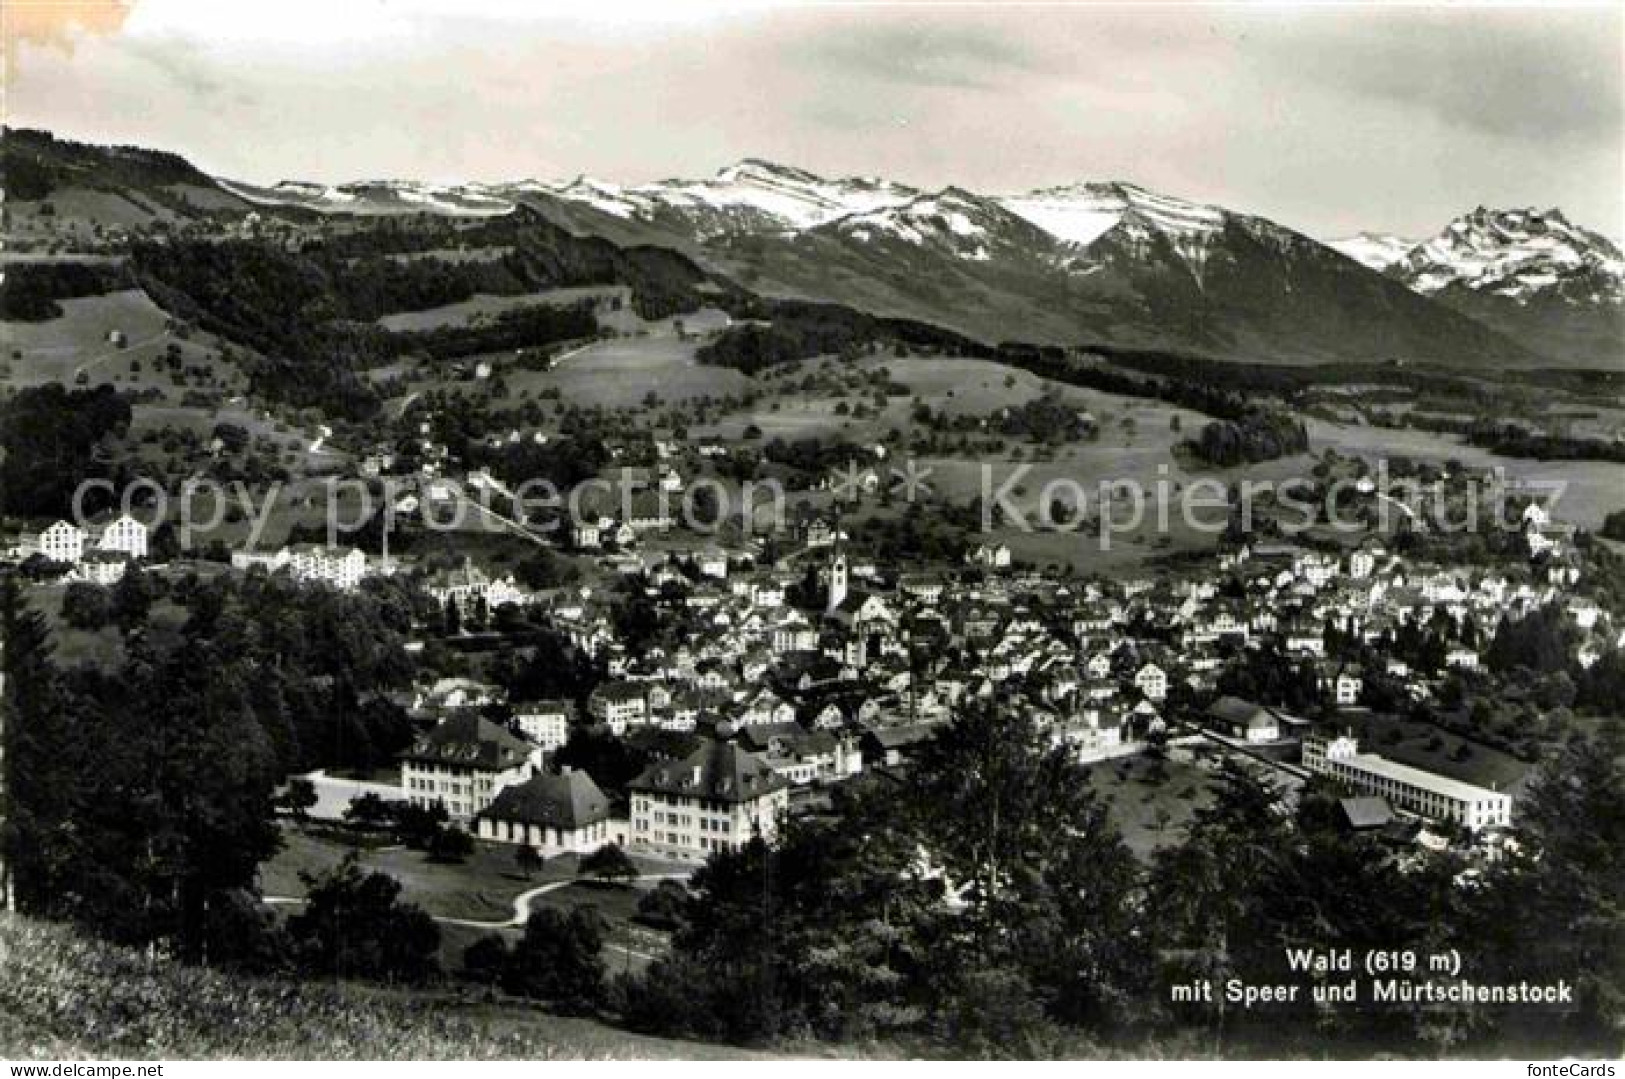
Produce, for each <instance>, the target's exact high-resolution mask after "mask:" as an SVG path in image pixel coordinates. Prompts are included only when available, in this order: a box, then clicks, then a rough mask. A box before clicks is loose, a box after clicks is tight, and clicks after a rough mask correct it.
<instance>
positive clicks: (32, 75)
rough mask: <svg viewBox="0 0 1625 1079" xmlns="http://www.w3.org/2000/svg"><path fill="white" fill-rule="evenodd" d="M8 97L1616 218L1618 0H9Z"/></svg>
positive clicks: (638, 159) (62, 114) (413, 168)
mask: <svg viewBox="0 0 1625 1079" xmlns="http://www.w3.org/2000/svg"><path fill="white" fill-rule="evenodd" d="M3 10H4V12H5V14H4V15H3V16H0V18H3V19H4V23H5V25H4V28H3V29H4V32H5V43H4V44H5V50H4V57H5V72H4V80H3V85H4V90H5V99H4V113H5V117H6V122H7V123H9V124H12V125H15V126H28V127H44V128H48V129H50V130H52V131H54V132H56V133H57V134H59V135H62V136H66V137H72V138H78V139H83V140H87V141H95V142H104V141H107V142H119V143H130V144H137V145H144V146H153V147H158V148H162V149H169V150H175V151H177V152H180V153H183V154H185V155H187V156H188V157H189V158H191V159H192V160H193V161H194V162H195V163H196V164H198V165H199V166H200V167H201V168H203V169H205V170H206V171H208V172H211V173H213V174H215V175H221V176H226V177H230V178H235V179H243V180H250V181H257V182H271V181H276V180H280V179H307V180H317V181H323V182H338V181H343V180H353V179H373V178H416V179H427V180H462V179H467V180H512V179H521V178H539V179H568V178H570V177H573V176H576V175H579V174H588V175H592V176H595V177H598V178H601V179H607V180H613V181H617V182H622V183H640V182H646V181H650V180H655V179H661V178H666V177H675V176H682V177H693V176H706V175H710V174H712V173H714V172H716V171H717V170H718V169H720V168H722V167H724V166H726V165H728V164H730V163H731V162H734V161H737V160H738V159H740V158H742V157H761V158H767V159H770V160H773V161H779V162H783V163H785V164H792V165H797V166H800V167H803V168H807V169H810V170H812V171H814V172H818V173H821V174H825V175H881V176H887V177H890V178H893V179H897V180H901V181H904V182H908V183H912V184H915V185H918V186H922V187H929V188H936V187H941V186H944V185H947V184H950V183H953V184H959V185H961V186H964V187H968V188H970V189H972V190H975V191H979V192H983V193H987V194H1000V193H1014V192H1018V191H1025V190H1029V189H1032V188H1035V187H1042V186H1051V185H1056V184H1064V183H1070V182H1074V181H1078V180H1086V179H1088V180H1130V181H1133V182H1137V183H1140V184H1143V185H1145V186H1147V187H1150V188H1153V189H1155V190H1159V191H1163V192H1166V193H1168V194H1172V195H1178V196H1181V197H1185V198H1191V199H1196V200H1199V201H1204V202H1212V203H1216V204H1219V205H1223V206H1227V207H1229V208H1231V209H1235V210H1243V211H1247V212H1252V213H1258V214H1262V215H1264V216H1266V217H1270V218H1273V219H1275V220H1276V221H1279V222H1281V223H1283V224H1286V225H1289V226H1291V227H1294V228H1297V229H1300V230H1302V231H1305V232H1308V233H1310V234H1313V235H1318V236H1326V237H1331V236H1341V235H1346V234H1348V233H1351V232H1354V231H1358V230H1372V231H1381V232H1393V233H1398V234H1400V235H1405V236H1410V237H1421V236H1425V235H1428V234H1431V233H1433V232H1436V231H1437V230H1438V229H1439V228H1440V227H1441V226H1443V225H1444V224H1445V222H1447V221H1448V220H1450V219H1451V218H1452V217H1454V216H1456V215H1458V214H1460V213H1464V212H1466V211H1468V210H1471V209H1473V208H1474V207H1476V206H1479V205H1485V206H1491V207H1524V206H1534V207H1539V208H1542V209H1544V208H1547V207H1552V206H1557V207H1560V208H1562V209H1563V210H1564V212H1565V213H1567V214H1568V216H1569V218H1570V219H1571V220H1573V221H1575V222H1577V223H1580V224H1584V225H1587V226H1589V227H1591V228H1594V229H1597V230H1599V231H1602V232H1605V233H1608V234H1610V235H1613V236H1616V237H1618V236H1621V235H1625V163H1622V162H1625V80H1622V67H1625V6H1622V5H1619V4H1617V3H1608V4H1602V5H1597V6H1589V7H1565V8H1561V9H1553V8H1551V7H1550V6H1543V7H1540V8H1529V7H1506V6H1497V7H1469V6H1459V5H1458V6H1444V5H1440V4H1435V5H1429V6H1414V5H1413V6H1403V7H1401V6H1392V5H1375V4H1337V5H1323V6H1316V7H1311V6H1307V5H1294V6H1273V7H1268V8H1261V7H1257V6H1240V5H1198V4H1188V3H1178V4H1174V3H1141V4H1135V5H1101V4H1054V3H1050V4H1043V3H1018V2H1007V3H994V2H989V3H982V4H963V3H961V4H928V3H919V4H902V3H893V4H885V5H880V4H862V3H843V4H817V5H814V4H800V5H791V4H774V3H756V2H747V0H722V2H717V3H711V2H692V0H667V2H666V3H663V4H655V3H633V2H625V3H623V2H618V0H590V2H580V0H578V2H575V3H568V4H566V3H549V2H546V0H456V2H454V0H445V2H438V3H437V2H433V0H320V2H310V0H261V2H250V0H135V2H134V3H119V2H113V0H5V4H4V8H3Z"/></svg>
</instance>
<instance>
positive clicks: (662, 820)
mask: <svg viewBox="0 0 1625 1079" xmlns="http://www.w3.org/2000/svg"><path fill="white" fill-rule="evenodd" d="M789 788H790V784H789V782H788V781H787V780H785V779H784V777H782V776H780V775H778V774H777V773H775V772H774V771H773V769H772V768H771V767H770V766H769V765H768V764H767V762H766V761H764V760H763V759H762V758H761V757H760V756H758V755H757V754H755V753H751V752H749V751H748V750H746V749H744V748H742V747H740V746H737V745H735V744H733V743H732V742H717V741H711V740H709V739H708V740H706V741H705V742H703V743H702V744H701V745H700V748H699V749H697V750H695V751H694V752H693V753H690V754H689V755H688V756H687V757H684V758H683V759H682V760H676V761H662V762H660V763H658V764H654V765H651V766H650V767H648V768H647V769H645V770H644V771H643V774H641V775H639V776H638V777H637V778H636V779H634V780H633V781H632V782H631V783H629V784H627V790H628V791H629V792H630V793H631V796H632V828H631V833H630V835H629V840H630V844H631V846H632V847H633V849H635V850H639V851H643V852H645V853H649V854H655V855H660V856H663V857H667V858H678V859H683V860H687V861H703V860H704V859H705V858H707V857H709V856H710V855H711V854H712V853H713V852H715V851H719V850H731V849H734V848H737V847H739V846H741V845H742V844H744V843H745V842H747V841H748V840H749V839H750V838H751V837H752V836H755V835H761V836H762V837H763V838H771V837H772V836H773V835H774V833H775V832H776V831H777V829H778V819H779V816H780V814H782V813H783V812H784V811H785V810H786V809H788V808H789V805H790V795H789Z"/></svg>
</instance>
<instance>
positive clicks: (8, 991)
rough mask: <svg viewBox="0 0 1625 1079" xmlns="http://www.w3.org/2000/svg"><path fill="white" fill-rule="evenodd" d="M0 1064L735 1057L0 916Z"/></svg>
mask: <svg viewBox="0 0 1625 1079" xmlns="http://www.w3.org/2000/svg"><path fill="white" fill-rule="evenodd" d="M0 971H3V972H4V973H3V974H0V1058H6V1059H45V1060H56V1059H64V1058H117V1059H124V1058H134V1059H169V1060H196V1059H220V1058H231V1059H244V1058H249V1059H298V1060H352V1059H353V1060H391V1059H393V1060H402V1059H437V1060H446V1059H455V1060H489V1059H525V1060H535V1059H664V1058H688V1059H734V1058H744V1057H750V1056H754V1055H759V1054H748V1053H745V1052H742V1051H740V1050H734V1049H729V1048H728V1047H726V1046H716V1045H707V1044H701V1043H694V1042H680V1041H670V1040H665V1039H660V1038H647V1037H642V1036H639V1035H636V1034H629V1033H626V1032H624V1031H620V1030H616V1029H614V1028H612V1027H608V1026H605V1025H603V1024H601V1023H597V1022H594V1021H592V1020H588V1019H569V1018H562V1017H558V1016H551V1015H546V1014H544V1013H541V1012H539V1011H536V1010H534V1009H531V1008H527V1007H523V1006H519V1005H508V1004H468V1003H464V1002H463V1001H462V1000H461V999H460V998H457V997H454V996H450V995H436V994H431V993H408V992H405V991H397V990H390V989H385V988H379V987H372V986H363V985H354V984H347V983H334V984H329V983H301V982H294V981H287V980H280V979H269V978H253V977H243V976H237V975H228V974H222V973H220V972H217V971H211V970H206V969H201V968H195V967H186V966H182V965H180V964H177V963H174V962H172V961H170V960H167V959H164V958H161V957H158V958H151V957H149V956H148V955H147V954H146V953H144V952H141V951H136V950H132V949H128V948H120V947H116V946H113V945H109V944H104V943H102V942H99V941H94V940H90V939H87V938H85V937H82V936H80V935H78V934H77V933H75V932H74V931H73V930H71V929H69V928H66V927H63V926H58V925H50V924H46V923H42V922H37V921H33V920H30V919H27V918H21V917H18V916H15V915H0Z"/></svg>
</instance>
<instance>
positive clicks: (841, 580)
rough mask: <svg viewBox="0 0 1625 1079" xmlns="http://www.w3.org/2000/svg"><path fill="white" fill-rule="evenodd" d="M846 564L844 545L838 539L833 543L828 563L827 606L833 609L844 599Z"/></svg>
mask: <svg viewBox="0 0 1625 1079" xmlns="http://www.w3.org/2000/svg"><path fill="white" fill-rule="evenodd" d="M847 574H848V566H847V563H846V545H845V544H843V543H841V542H840V541H839V540H837V541H836V544H835V555H834V557H833V558H831V559H830V563H829V607H828V608H827V609H828V610H830V611H834V610H835V608H837V607H839V606H840V605H841V603H842V602H843V601H845V599H846V590H847V584H848V582H847Z"/></svg>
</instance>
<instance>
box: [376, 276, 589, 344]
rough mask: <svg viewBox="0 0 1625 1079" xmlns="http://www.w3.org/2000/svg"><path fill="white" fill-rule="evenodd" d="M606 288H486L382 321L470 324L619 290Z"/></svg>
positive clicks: (419, 325)
mask: <svg viewBox="0 0 1625 1079" xmlns="http://www.w3.org/2000/svg"><path fill="white" fill-rule="evenodd" d="M615 292H616V290H615V289H606V288H590V287H589V288H561V289H548V290H546V291H544V292H525V293H520V294H519V295H517V296H497V295H493V294H491V293H488V292H482V293H479V294H477V295H474V296H471V297H469V298H468V299H466V300H462V301H459V302H457V303H448V304H442V305H441V306H439V307H428V308H424V309H423V310H421V311H399V312H396V313H395V314H392V315H384V316H383V317H382V318H380V319H378V325H380V326H382V327H383V328H384V329H386V330H389V331H390V332H392V333H418V332H421V331H424V330H434V329H439V328H441V327H443V326H467V325H470V324H473V323H478V322H490V321H493V320H494V319H495V318H496V317H497V316H498V315H500V314H502V313H504V312H506V311H517V310H522V309H524V308H527V307H542V306H557V307H563V306H566V305H568V304H573V303H579V302H580V301H582V300H592V301H595V302H596V301H603V300H607V298H608V297H610V296H611V295H613V294H615Z"/></svg>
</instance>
